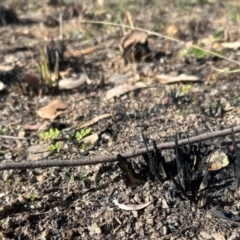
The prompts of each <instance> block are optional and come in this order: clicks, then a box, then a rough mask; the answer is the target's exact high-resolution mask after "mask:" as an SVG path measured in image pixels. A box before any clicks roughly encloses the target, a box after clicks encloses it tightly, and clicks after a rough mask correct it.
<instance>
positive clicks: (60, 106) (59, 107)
mask: <svg viewBox="0 0 240 240" xmlns="http://www.w3.org/2000/svg"><path fill="white" fill-rule="evenodd" d="M67 107H68V104H66V103H64V102H62V101H60V100H58V99H56V100H53V101H52V102H51V103H49V104H48V105H47V106H45V107H42V108H40V109H39V110H38V111H37V114H38V116H39V117H41V118H44V119H49V120H51V121H52V120H54V119H55V118H56V117H57V116H59V115H62V114H64V113H66V111H65V110H66V108H67Z"/></svg>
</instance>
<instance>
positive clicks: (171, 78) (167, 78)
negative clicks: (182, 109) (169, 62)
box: [155, 74, 200, 84]
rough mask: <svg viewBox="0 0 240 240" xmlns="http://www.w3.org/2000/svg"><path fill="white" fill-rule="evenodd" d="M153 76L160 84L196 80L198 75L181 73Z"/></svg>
mask: <svg viewBox="0 0 240 240" xmlns="http://www.w3.org/2000/svg"><path fill="white" fill-rule="evenodd" d="M155 78H156V79H157V80H158V81H160V83H162V84H168V83H175V82H196V81H199V80H200V79H199V77H197V76H192V75H186V74H181V75H179V76H176V77H175V76H171V75H165V74H159V75H156V76H155Z"/></svg>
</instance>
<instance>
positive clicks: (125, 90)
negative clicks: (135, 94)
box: [105, 82, 146, 100]
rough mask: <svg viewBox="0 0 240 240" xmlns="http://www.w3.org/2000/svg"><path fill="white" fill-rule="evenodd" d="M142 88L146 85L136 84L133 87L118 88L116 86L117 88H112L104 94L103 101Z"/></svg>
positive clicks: (126, 85) (129, 85)
mask: <svg viewBox="0 0 240 240" xmlns="http://www.w3.org/2000/svg"><path fill="white" fill-rule="evenodd" d="M144 87H146V84H144V83H142V82H138V83H136V84H134V85H131V84H124V85H120V86H117V87H114V88H112V89H110V90H108V91H107V93H106V96H105V100H109V99H112V98H114V97H119V96H121V95H123V94H125V93H128V92H131V91H134V90H136V89H139V88H144Z"/></svg>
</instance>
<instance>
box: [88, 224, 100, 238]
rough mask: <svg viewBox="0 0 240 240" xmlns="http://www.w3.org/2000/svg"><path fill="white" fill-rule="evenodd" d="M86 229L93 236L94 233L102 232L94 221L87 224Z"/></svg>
mask: <svg viewBox="0 0 240 240" xmlns="http://www.w3.org/2000/svg"><path fill="white" fill-rule="evenodd" d="M88 230H89V235H90V236H94V235H96V234H97V235H99V234H101V233H102V231H101V228H100V227H99V226H98V225H97V224H96V223H94V224H93V225H91V226H88Z"/></svg>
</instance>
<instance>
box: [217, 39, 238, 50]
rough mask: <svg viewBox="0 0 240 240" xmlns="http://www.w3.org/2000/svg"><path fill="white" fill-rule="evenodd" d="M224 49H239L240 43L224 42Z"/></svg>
mask: <svg viewBox="0 0 240 240" xmlns="http://www.w3.org/2000/svg"><path fill="white" fill-rule="evenodd" d="M221 45H222V47H224V48H229V49H238V48H239V47H240V41H236V42H223V43H222V44H221Z"/></svg>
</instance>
